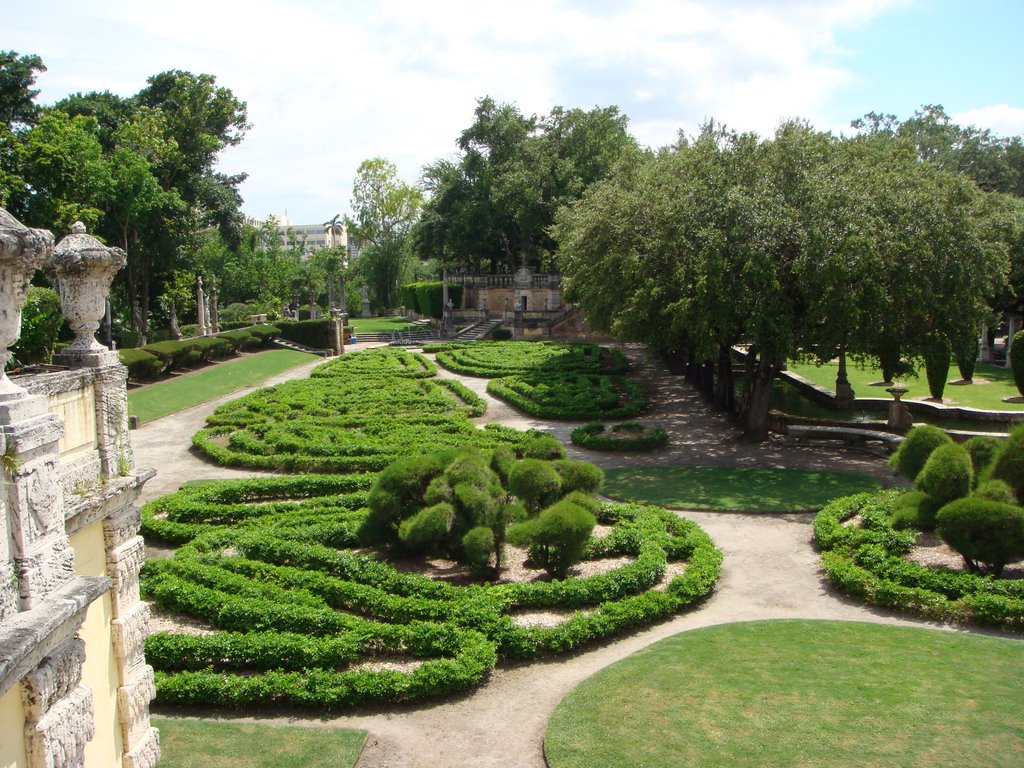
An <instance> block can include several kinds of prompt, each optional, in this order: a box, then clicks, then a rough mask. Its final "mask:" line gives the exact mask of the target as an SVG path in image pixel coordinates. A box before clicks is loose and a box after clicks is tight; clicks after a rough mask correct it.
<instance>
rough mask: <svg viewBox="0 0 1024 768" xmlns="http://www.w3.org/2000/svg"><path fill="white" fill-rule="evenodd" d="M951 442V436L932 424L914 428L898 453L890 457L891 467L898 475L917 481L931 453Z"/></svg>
mask: <svg viewBox="0 0 1024 768" xmlns="http://www.w3.org/2000/svg"><path fill="white" fill-rule="evenodd" d="M949 442H952V440H951V439H950V437H949V435H947V434H946V433H945V432H943V431H942V430H941V429H939V428H938V427H933V426H931V425H930V424H922V425H921V426H918V427H914V428H913V429H912V430H910V432H908V433H907V438H906V440H904V441H903V442H902V443H900V447H899V448H898V449H897V451H896V452H895V453H894V454H893V455H892V456H890V457H889V466H891V467H892V468H893V471H895V473H896V474H897V475H899V476H901V477H905V478H906V479H907V480H911V481H913V480H916V479H917V476H918V474H919V473H920V472H921V470H922V469H923V468H924V464H925V462H926V461H928V457H929V456H930V455H931V452H932V451H934V450H935V449H936V448H938V447H939V446H940V445H945V444H946V443H949Z"/></svg>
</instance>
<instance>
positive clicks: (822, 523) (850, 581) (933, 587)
mask: <svg viewBox="0 0 1024 768" xmlns="http://www.w3.org/2000/svg"><path fill="white" fill-rule="evenodd" d="M911 493H913V492H911ZM900 498H901V494H900V493H899V492H895V491H883V492H881V493H876V494H859V495H857V496H848V497H845V498H842V499H837V500H835V501H833V502H832V503H831V504H829V505H828V506H826V507H825V508H824V509H822V510H821V512H819V513H818V515H817V516H816V517H815V519H814V538H815V542H816V543H817V545H818V546H819V547H820V548H821V550H822V556H821V559H822V565H823V566H824V569H825V573H826V575H827V576H828V578H829V580H830V581H831V582H832V583H833V584H835V585H836V586H837V587H838V588H840V589H842V590H843V591H845V592H847V593H849V594H851V595H853V596H855V597H858V598H860V599H862V600H864V601H865V602H868V603H870V604H873V605H880V606H884V607H887V608H893V609H897V610H902V611H907V612H910V613H915V614H919V615H922V616H925V617H927V618H930V619H934V620H939V621H950V622H957V623H963V622H975V623H982V624H993V625H997V626H1002V627H1008V628H1021V627H1024V579H993V578H992V576H990V575H980V574H976V573H970V572H963V573H958V572H954V571H949V570H945V569H942V568H932V567H927V566H923V565H919V564H918V563H915V562H913V561H911V560H909V559H907V558H906V557H905V555H906V553H907V552H909V551H910V549H911V548H912V547H913V545H914V542H915V540H916V538H917V536H918V535H919V534H918V533H917V532H915V531H906V530H894V529H893V528H892V525H891V521H892V519H893V518H894V517H896V515H895V514H894V512H895V505H896V503H897V502H898V501H899V499H900ZM971 503H974V504H977V503H986V502H984V501H983V500H979V499H974V498H966V499H959V500H957V501H954V502H952V503H951V504H950V505H948V506H947V507H944V508H943V510H946V509H948V507H954V508H955V507H957V506H964V505H969V504H971ZM940 514H942V512H940ZM947 514H948V513H947ZM857 516H859V521H858V522H857V523H851V520H852V519H853V518H855V517H857Z"/></svg>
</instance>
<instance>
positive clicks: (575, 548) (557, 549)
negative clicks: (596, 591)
mask: <svg viewBox="0 0 1024 768" xmlns="http://www.w3.org/2000/svg"><path fill="white" fill-rule="evenodd" d="M595 525H597V519H596V518H595V517H594V515H593V513H591V512H590V510H589V509H587V508H585V507H584V506H582V505H580V504H577V503H576V502H575V501H573V500H572V499H569V498H565V499H562V500H561V501H559V502H558V503H556V504H553V505H552V506H550V507H548V508H547V509H545V510H544V511H543V512H541V513H540V514H539V515H538V516H537V517H535V518H531V519H530V520H526V521H524V522H522V523H517V524H516V525H513V526H512V527H511V528H509V531H508V538H509V541H511V542H512V543H513V544H519V545H526V546H529V548H530V559H531V560H533V561H534V562H536V563H537V564H538V565H540V566H541V567H542V568H544V569H545V570H546V571H547V572H548V573H549V574H551V576H552V577H554V578H556V579H560V578H564V577H565V576H566V574H567V573H568V572H569V568H571V567H572V566H573V565H574V564H576V563H578V562H579V561H580V560H581V559H582V558H583V551H584V549H585V547H586V545H587V541H588V540H589V539H590V532H591V531H593V530H594V526H595Z"/></svg>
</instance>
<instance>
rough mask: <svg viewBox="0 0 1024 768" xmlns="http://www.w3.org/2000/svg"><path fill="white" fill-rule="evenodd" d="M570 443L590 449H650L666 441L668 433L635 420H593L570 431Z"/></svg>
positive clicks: (658, 427)
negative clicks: (609, 422) (615, 421)
mask: <svg viewBox="0 0 1024 768" xmlns="http://www.w3.org/2000/svg"><path fill="white" fill-rule="evenodd" d="M571 439H572V443H573V445H578V446H579V447H580V448H589V449H590V450H592V451H652V450H654V449H655V448H660V447H661V446H663V445H665V444H666V443H668V433H667V432H666V431H665V430H664V428H663V427H660V426H648V425H647V424H641V423H639V422H636V421H625V422H623V423H621V424H612V425H606V424H603V423H602V422H600V421H594V422H591V423H589V424H584V425H583V426H582V427H577V428H576V429H574V430H573V431H572V438H571Z"/></svg>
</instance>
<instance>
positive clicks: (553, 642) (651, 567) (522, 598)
mask: <svg viewBox="0 0 1024 768" xmlns="http://www.w3.org/2000/svg"><path fill="white" fill-rule="evenodd" d="M468 471H474V470H468ZM456 474H457V473H456ZM368 480H369V478H366V477H358V478H348V477H339V476H314V475H307V476H299V477H291V478H269V479H259V480H244V481H231V482H227V483H217V484H211V485H201V486H196V487H192V488H186V489H184V490H182V491H179V492H178V493H177V494H173V495H172V496H169V497H165V498H164V499H161V500H158V501H156V502H151V503H150V504H147V505H146V506H145V507H144V508H143V521H144V522H143V525H144V531H145V533H146V535H147V536H164V537H169V538H170V540H172V541H175V542H179V543H184V542H187V543H184V545H183V546H181V547H180V548H179V549H178V551H177V553H176V555H175V557H174V558H172V559H169V560H159V561H151V562H150V563H148V564H147V565H146V567H145V569H144V572H143V591H144V594H145V596H146V597H147V598H148V599H151V600H153V601H154V602H155V603H156V604H157V605H159V606H160V607H162V608H164V609H166V610H172V611H177V612H183V613H187V614H190V615H192V616H195V617H196V618H199V619H201V620H203V621H206V622H208V623H209V624H211V625H212V626H214V627H215V628H216V629H217V630H219V631H218V632H217V633H215V634H213V635H210V636H186V635H176V634H168V633H159V634H156V635H153V636H152V637H150V638H149V639H148V640H147V641H146V655H147V660H148V661H149V663H151V664H152V665H153V666H154V668H155V669H156V670H157V701H158V702H160V703H179V704H192V705H213V706H221V707H245V706H280V705H296V706H303V707H316V708H325V709H336V708H340V707H346V706H354V705H360V704H367V703H387V702H400V701H406V700H411V699H421V698H425V697H430V696H438V695H444V694H448V693H451V692H454V691H459V690H464V689H466V688H469V687H472V686H474V685H477V684H479V683H480V682H481V681H482V680H483V679H484V678H485V677H486V675H487V674H488V672H489V671H490V669H491V668H493V667H494V665H495V664H496V663H498V662H499V661H500V660H503V659H505V660H516V659H530V658H533V657H536V656H538V655H540V654H544V653H564V652H569V651H572V650H574V649H576V648H579V647H581V646H583V645H586V644H587V643H591V642H594V641H597V640H601V639H604V638H607V637H611V636H613V635H615V634H617V633H620V632H623V631H627V630H630V629H633V628H636V627H640V626H644V625H647V624H649V623H651V622H653V621H658V620H660V619H663V618H666V617H668V616H670V615H672V614H673V613H675V612H677V611H679V610H681V609H683V608H684V607H686V606H688V605H690V604H692V603H693V602H694V601H696V600H699V599H701V598H703V597H704V596H706V595H707V594H708V593H709V592H710V590H711V589H712V588H713V586H714V584H715V581H716V580H717V577H718V573H719V568H720V564H721V553H719V552H718V550H717V549H715V547H714V546H713V544H712V542H711V540H710V539H709V538H708V537H707V535H706V534H704V533H703V532H702V531H701V530H700V528H699V527H698V526H697V525H695V524H694V523H692V522H690V521H688V520H684V519H682V518H679V517H677V516H676V515H673V514H671V513H669V512H666V511H665V510H661V509H658V508H655V507H641V506H631V505H607V506H604V507H602V508H600V509H599V510H598V515H599V517H600V519H601V522H602V523H604V524H605V525H607V526H610V530H609V532H608V533H607V534H605V535H604V536H601V537H600V538H592V537H591V538H588V540H587V541H586V543H585V545H584V554H585V555H586V556H587V557H592V558H600V557H616V556H629V557H630V562H628V563H627V564H626V565H624V566H621V567H619V568H617V569H615V570H612V571H609V572H606V573H601V574H598V575H595V576H591V577H588V578H568V579H564V580H553V581H533V582H523V583H504V584H497V585H490V584H486V583H483V584H476V585H470V586H465V587H458V586H453V585H451V584H447V583H444V582H438V581H434V580H432V579H430V578H427V577H425V576H421V575H418V574H414V573H403V572H401V571H399V570H397V569H396V568H394V567H393V566H391V565H389V564H387V563H386V562H381V561H379V560H377V559H375V558H374V557H372V556H370V555H365V554H356V553H355V552H353V551H351V549H350V547H353V546H355V545H356V537H355V531H356V530H358V529H359V528H360V527H361V524H362V520H363V518H364V516H365V515H366V511H365V510H364V509H360V508H358V506H359V503H360V498H362V499H365V488H366V487H367V481H368ZM428 485H429V483H428ZM361 495H362V496H361ZM354 507H355V508H354ZM669 561H684V562H686V563H687V567H686V569H685V572H684V573H683V574H682V575H680V576H677V577H675V578H673V579H672V580H671V581H670V582H669V583H668V584H667V585H662V586H659V582H661V581H662V580H663V575H664V572H665V565H666V563H667V562H669ZM538 609H547V610H559V609H564V610H567V611H575V613H572V614H571V615H569V616H568V618H567V619H566V620H565V621H563V622H562V623H561V624H559V625H557V626H555V627H550V628H546V627H537V626H526V625H523V624H522V623H520V622H517V621H516V620H515V617H516V616H517V615H518V614H520V613H522V612H524V611H530V610H538ZM382 654H384V655H392V656H394V655H398V656H401V657H404V658H405V659H407V660H409V661H410V662H412V664H411V665H410V666H411V668H409V669H407V670H405V671H397V670H374V669H371V668H368V666H367V664H366V662H371V661H373V660H374V659H376V658H378V657H379V656H380V655H382Z"/></svg>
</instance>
